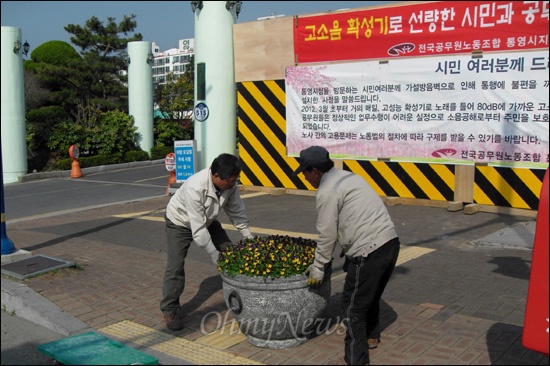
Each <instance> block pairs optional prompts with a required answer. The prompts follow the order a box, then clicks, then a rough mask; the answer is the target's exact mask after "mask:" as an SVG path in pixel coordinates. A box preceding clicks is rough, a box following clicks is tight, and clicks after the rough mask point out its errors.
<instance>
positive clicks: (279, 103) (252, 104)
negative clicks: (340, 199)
mask: <svg viewBox="0 0 550 366" xmlns="http://www.w3.org/2000/svg"><path fill="white" fill-rule="evenodd" d="M285 102H286V96H285V82H284V80H262V81H246V82H238V83H237V105H238V112H237V118H238V147H239V156H240V158H241V161H242V163H243V171H242V174H241V183H242V184H243V185H244V186H258V187H270V188H285V189H297V190H313V187H311V185H309V183H308V182H307V181H305V180H304V179H303V175H301V174H300V175H299V176H298V177H293V176H292V172H293V171H294V169H296V168H297V167H298V162H297V160H296V159H295V158H293V157H287V156H286V132H285V131H286V107H285ZM342 168H343V169H345V170H349V171H352V172H354V173H357V174H359V175H361V176H363V177H364V178H365V180H366V181H367V182H368V183H369V184H370V185H371V186H372V187H373V188H374V189H375V191H376V192H377V193H378V194H379V195H380V196H383V197H401V198H410V199H422V200H430V201H457V187H458V186H459V185H461V184H462V185H464V184H466V185H470V186H472V187H470V188H471V189H470V191H471V194H469V195H468V197H467V198H462V199H461V200H460V201H462V202H470V203H478V204H482V205H487V206H502V207H510V208H519V209H527V210H537V209H538V204H539V197H540V191H541V188H542V180H543V178H544V173H545V170H544V169H528V168H506V167H491V166H475V167H474V166H472V169H475V170H474V172H473V174H471V175H472V179H471V180H472V181H471V182H470V181H468V182H461V179H463V178H462V177H461V176H460V175H458V174H457V170H458V169H457V167H456V166H455V165H452V164H449V165H448V164H429V163H403V162H391V161H359V160H344V161H343V162H342ZM460 196H461V197H464V195H460Z"/></svg>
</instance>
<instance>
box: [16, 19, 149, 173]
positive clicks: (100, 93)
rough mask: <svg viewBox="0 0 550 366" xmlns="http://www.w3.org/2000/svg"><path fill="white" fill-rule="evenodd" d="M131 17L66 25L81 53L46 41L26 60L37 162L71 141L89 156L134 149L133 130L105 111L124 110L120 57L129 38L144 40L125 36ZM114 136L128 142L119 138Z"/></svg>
mask: <svg viewBox="0 0 550 366" xmlns="http://www.w3.org/2000/svg"><path fill="white" fill-rule="evenodd" d="M135 17H136V16H135V15H133V14H132V15H131V16H124V20H123V21H122V22H120V23H119V24H116V23H115V18H107V23H106V24H104V23H103V22H101V21H100V20H99V19H98V18H97V17H95V16H93V17H91V18H90V19H89V20H87V21H86V23H85V25H84V26H80V25H74V24H69V25H67V26H66V27H64V28H65V30H66V31H67V32H69V33H71V34H73V36H72V37H71V42H72V43H73V44H75V45H76V46H77V47H79V48H80V49H81V52H80V53H78V52H77V51H76V50H75V49H74V48H73V47H72V46H71V45H69V44H68V43H66V42H62V41H50V42H46V43H44V44H42V45H40V46H39V47H37V48H36V49H35V50H34V51H33V52H32V53H31V57H30V60H27V61H25V63H24V67H25V71H26V72H28V73H31V74H32V77H25V83H26V92H27V94H28V95H32V98H29V103H28V104H27V108H28V109H27V119H28V120H27V140H28V142H29V147H30V148H31V149H33V151H34V150H36V152H37V153H35V154H32V155H33V156H39V157H40V158H41V159H40V160H41V162H43V161H44V160H47V159H46V158H45V156H49V157H51V158H53V159H57V158H62V157H65V155H66V147H67V145H68V146H70V145H72V144H74V143H81V144H82V147H83V148H84V149H86V150H85V151H87V152H89V153H90V154H94V153H97V154H101V153H107V154H116V155H119V154H120V152H121V149H122V150H124V149H133V148H135V143H134V142H133V141H134V138H135V128H134V127H133V126H132V125H131V124H129V123H127V121H125V119H124V118H122V116H120V115H113V114H107V115H105V113H107V112H109V111H118V113H122V114H125V113H124V112H121V111H127V110H128V89H127V84H126V81H127V79H126V77H125V76H124V74H123V73H122V72H121V71H122V70H123V69H124V68H125V67H126V65H125V64H124V62H123V58H122V55H123V54H124V52H125V50H126V48H127V44H128V42H131V41H140V40H141V39H142V36H141V34H140V33H135V34H133V35H132V36H129V34H130V33H132V32H133V31H134V29H135V27H136V26H137V23H136V21H135V20H134V19H135ZM125 115H126V116H127V117H128V118H129V116H128V115H127V114H125ZM117 121H118V122H117ZM97 135H102V136H101V137H100V138H98V136H97ZM114 135H118V136H119V137H121V136H126V137H127V138H128V139H129V140H128V141H122V142H121V141H120V140H119V139H118V138H116V137H115V136H114ZM111 145H112V146H111ZM122 152H124V151H122ZM35 160H37V159H35ZM35 165H36V164H35ZM35 165H33V168H35V169H37V170H38V169H40V168H41V167H39V166H35ZM29 167H30V165H29Z"/></svg>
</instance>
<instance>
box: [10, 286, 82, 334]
mask: <svg viewBox="0 0 550 366" xmlns="http://www.w3.org/2000/svg"><path fill="white" fill-rule="evenodd" d="M2 310H5V311H7V312H9V313H11V312H15V314H16V315H17V316H19V317H21V318H23V319H26V320H29V321H31V322H33V323H35V324H39V325H42V326H43V327H46V328H48V329H50V330H53V331H54V332H57V333H59V334H61V335H63V336H65V337H69V336H71V335H74V334H76V333H80V332H82V331H90V330H92V329H91V328H90V327H89V326H88V325H87V324H86V323H84V322H83V321H81V320H80V319H78V318H76V317H74V316H73V315H71V314H69V313H68V312H66V311H65V310H63V309H61V308H60V307H59V306H57V305H55V304H54V303H52V302H50V301H49V300H48V299H46V298H44V297H43V296H41V295H40V294H38V293H36V292H35V291H34V290H32V289H31V288H29V287H28V286H27V285H24V284H22V283H19V282H14V281H10V280H8V279H6V278H2Z"/></svg>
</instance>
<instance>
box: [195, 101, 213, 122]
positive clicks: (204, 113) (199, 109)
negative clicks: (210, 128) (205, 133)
mask: <svg viewBox="0 0 550 366" xmlns="http://www.w3.org/2000/svg"><path fill="white" fill-rule="evenodd" d="M194 113H195V119H196V120H197V121H199V122H203V121H206V119H207V118H208V114H209V111H208V106H207V105H206V103H203V102H200V103H199V104H197V105H196V106H195V111H194Z"/></svg>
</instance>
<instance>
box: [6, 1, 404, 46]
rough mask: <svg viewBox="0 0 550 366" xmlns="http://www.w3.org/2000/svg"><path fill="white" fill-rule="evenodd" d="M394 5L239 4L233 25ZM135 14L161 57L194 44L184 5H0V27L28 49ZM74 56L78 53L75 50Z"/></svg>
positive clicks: (192, 24) (191, 20)
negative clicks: (15, 32)
mask: <svg viewBox="0 0 550 366" xmlns="http://www.w3.org/2000/svg"><path fill="white" fill-rule="evenodd" d="M388 3H396V1H243V4H242V9H241V12H240V14H239V17H238V20H237V23H244V22H250V21H255V20H256V19H257V18H259V17H265V16H269V15H285V16H292V15H306V14H308V15H310V14H314V13H318V12H324V11H328V10H339V9H356V8H362V7H370V6H375V5H381V4H388ZM131 14H136V15H137V17H136V19H135V20H136V21H137V27H136V29H135V32H137V33H141V34H142V36H143V40H144V41H148V42H155V43H156V44H157V45H158V46H159V47H160V50H161V51H164V50H167V49H170V48H175V47H178V41H179V40H180V39H185V38H194V33H195V20H194V15H193V12H192V11H191V2H190V1H2V2H1V17H2V26H9V27H17V28H19V29H21V35H22V39H24V40H27V41H28V42H29V44H30V46H31V49H30V51H31V52H32V50H33V48H35V47H38V46H40V45H41V44H43V43H45V42H48V41H52V40H59V41H65V42H67V43H71V42H70V36H71V35H70V34H69V33H68V32H67V31H66V30H65V29H64V27H65V26H67V25H68V24H76V25H81V26H83V25H84V24H85V23H86V20H88V19H90V18H91V17H92V16H96V17H97V18H98V19H99V20H100V21H102V22H103V23H104V24H105V23H106V22H107V18H108V17H112V18H115V22H116V23H119V22H120V21H122V19H123V18H124V15H128V16H129V15H131ZM77 51H79V49H77Z"/></svg>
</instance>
